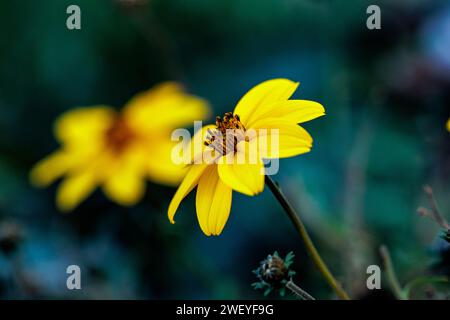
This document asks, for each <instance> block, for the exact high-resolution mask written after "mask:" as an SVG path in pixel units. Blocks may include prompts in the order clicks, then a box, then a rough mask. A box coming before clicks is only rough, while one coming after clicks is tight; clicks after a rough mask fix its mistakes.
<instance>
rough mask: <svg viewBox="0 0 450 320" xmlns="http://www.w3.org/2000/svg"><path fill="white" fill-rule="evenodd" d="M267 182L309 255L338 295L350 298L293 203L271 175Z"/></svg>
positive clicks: (267, 177)
mask: <svg viewBox="0 0 450 320" xmlns="http://www.w3.org/2000/svg"><path fill="white" fill-rule="evenodd" d="M266 184H267V186H268V187H269V189H270V191H272V193H273V195H274V196H275V198H277V200H278V202H279V203H280V204H281V206H282V207H283V209H284V211H286V213H287V215H288V216H289V218H290V219H291V222H292V223H293V225H294V227H295V229H296V230H297V232H298V233H299V234H300V237H301V238H302V240H303V242H304V244H305V247H306V250H307V251H308V253H309V255H310V256H311V258H312V260H313V261H314V263H315V264H316V266H317V268H318V269H319V271H320V272H321V273H322V275H323V277H324V278H325V280H326V281H327V282H328V284H329V285H330V286H331V288H333V290H334V291H335V292H336V294H337V296H338V297H339V298H340V299H342V300H350V297H349V296H348V294H347V293H346V292H345V291H344V289H342V287H341V285H340V284H339V283H338V282H337V281H336V279H335V278H334V277H333V275H332V274H331V272H330V270H329V269H328V267H327V265H326V264H325V262H324V261H323V260H322V258H321V256H320V254H319V252H318V251H317V249H316V247H315V246H314V244H313V242H312V240H311V238H310V236H309V234H308V231H307V230H306V228H305V226H304V224H303V222H302V221H301V220H300V217H299V216H298V215H297V213H296V212H295V210H294V208H293V207H292V206H291V204H290V203H289V202H288V201H287V199H286V197H285V196H284V194H283V193H282V192H281V189H280V188H279V187H278V185H277V184H276V183H275V182H274V181H273V180H272V178H270V176H266Z"/></svg>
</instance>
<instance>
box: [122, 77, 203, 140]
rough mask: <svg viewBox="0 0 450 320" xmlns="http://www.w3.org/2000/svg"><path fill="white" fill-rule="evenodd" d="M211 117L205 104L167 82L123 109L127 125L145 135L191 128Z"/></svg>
mask: <svg viewBox="0 0 450 320" xmlns="http://www.w3.org/2000/svg"><path fill="white" fill-rule="evenodd" d="M208 113H209V107H208V103H207V102H206V100H204V99H201V98H198V97H196V96H193V95H189V94H187V93H185V91H184V90H183V88H182V86H181V85H179V84H177V83H175V82H165V83H162V84H159V85H157V86H155V87H154V88H152V89H150V90H147V91H144V92H142V93H139V94H137V95H136V96H135V97H133V98H132V99H131V100H130V102H128V104H127V105H126V106H125V109H124V115H125V118H126V121H127V123H128V124H129V125H130V126H131V127H132V128H133V129H135V130H137V131H138V132H141V133H143V134H146V133H148V132H150V133H152V132H155V131H159V130H160V129H168V128H173V129H175V128H178V127H180V126H183V125H186V124H192V123H193V122H194V121H196V120H202V119H204V118H205V117H206V116H207V115H208Z"/></svg>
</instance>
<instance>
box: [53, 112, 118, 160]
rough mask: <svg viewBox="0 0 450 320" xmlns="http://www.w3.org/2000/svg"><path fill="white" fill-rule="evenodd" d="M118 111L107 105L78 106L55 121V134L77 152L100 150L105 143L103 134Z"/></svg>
mask: <svg viewBox="0 0 450 320" xmlns="http://www.w3.org/2000/svg"><path fill="white" fill-rule="evenodd" d="M116 116H117V114H116V112H115V111H114V110H113V109H112V108H110V107H106V106H96V107H86V108H78V109H74V110H71V111H68V112H66V113H64V114H63V115H61V116H60V117H59V118H58V120H57V121H56V123H55V128H54V130H55V136H56V138H57V139H58V140H59V141H60V142H61V143H63V144H65V145H66V148H71V149H76V150H77V152H79V153H80V152H83V150H86V152H87V153H90V151H91V150H98V149H99V148H100V147H101V145H103V143H104V139H103V135H104V134H105V132H106V130H108V129H109V128H110V127H111V125H112V123H113V121H114V119H115V117H116Z"/></svg>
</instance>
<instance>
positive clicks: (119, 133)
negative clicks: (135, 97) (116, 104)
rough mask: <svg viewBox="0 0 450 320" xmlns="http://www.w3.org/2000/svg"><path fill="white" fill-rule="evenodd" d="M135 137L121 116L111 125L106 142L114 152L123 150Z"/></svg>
mask: <svg viewBox="0 0 450 320" xmlns="http://www.w3.org/2000/svg"><path fill="white" fill-rule="evenodd" d="M134 138H135V134H134V132H133V131H132V130H131V129H130V127H129V126H128V125H127V123H126V122H125V121H124V119H123V118H122V117H120V116H118V117H117V118H116V119H115V120H114V122H113V124H112V125H111V127H110V128H109V129H108V130H107V131H106V133H105V139H106V144H107V145H108V146H109V147H110V148H111V149H112V150H113V151H114V152H121V151H123V150H124V149H125V148H126V147H127V146H128V145H129V144H130V142H131V141H132V140H133V139H134Z"/></svg>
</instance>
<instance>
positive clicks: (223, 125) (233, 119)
mask: <svg viewBox="0 0 450 320" xmlns="http://www.w3.org/2000/svg"><path fill="white" fill-rule="evenodd" d="M244 139H246V137H245V127H244V125H243V124H242V123H241V120H240V118H239V116H238V115H237V114H235V115H233V113H232V112H227V113H225V114H224V116H223V119H222V118H221V117H216V129H213V130H211V129H208V136H207V137H206V141H205V145H206V146H208V147H211V148H214V149H215V150H217V151H218V152H220V153H221V154H228V153H229V152H232V151H233V152H236V146H237V144H238V143H239V142H240V141H242V140H244Z"/></svg>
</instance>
